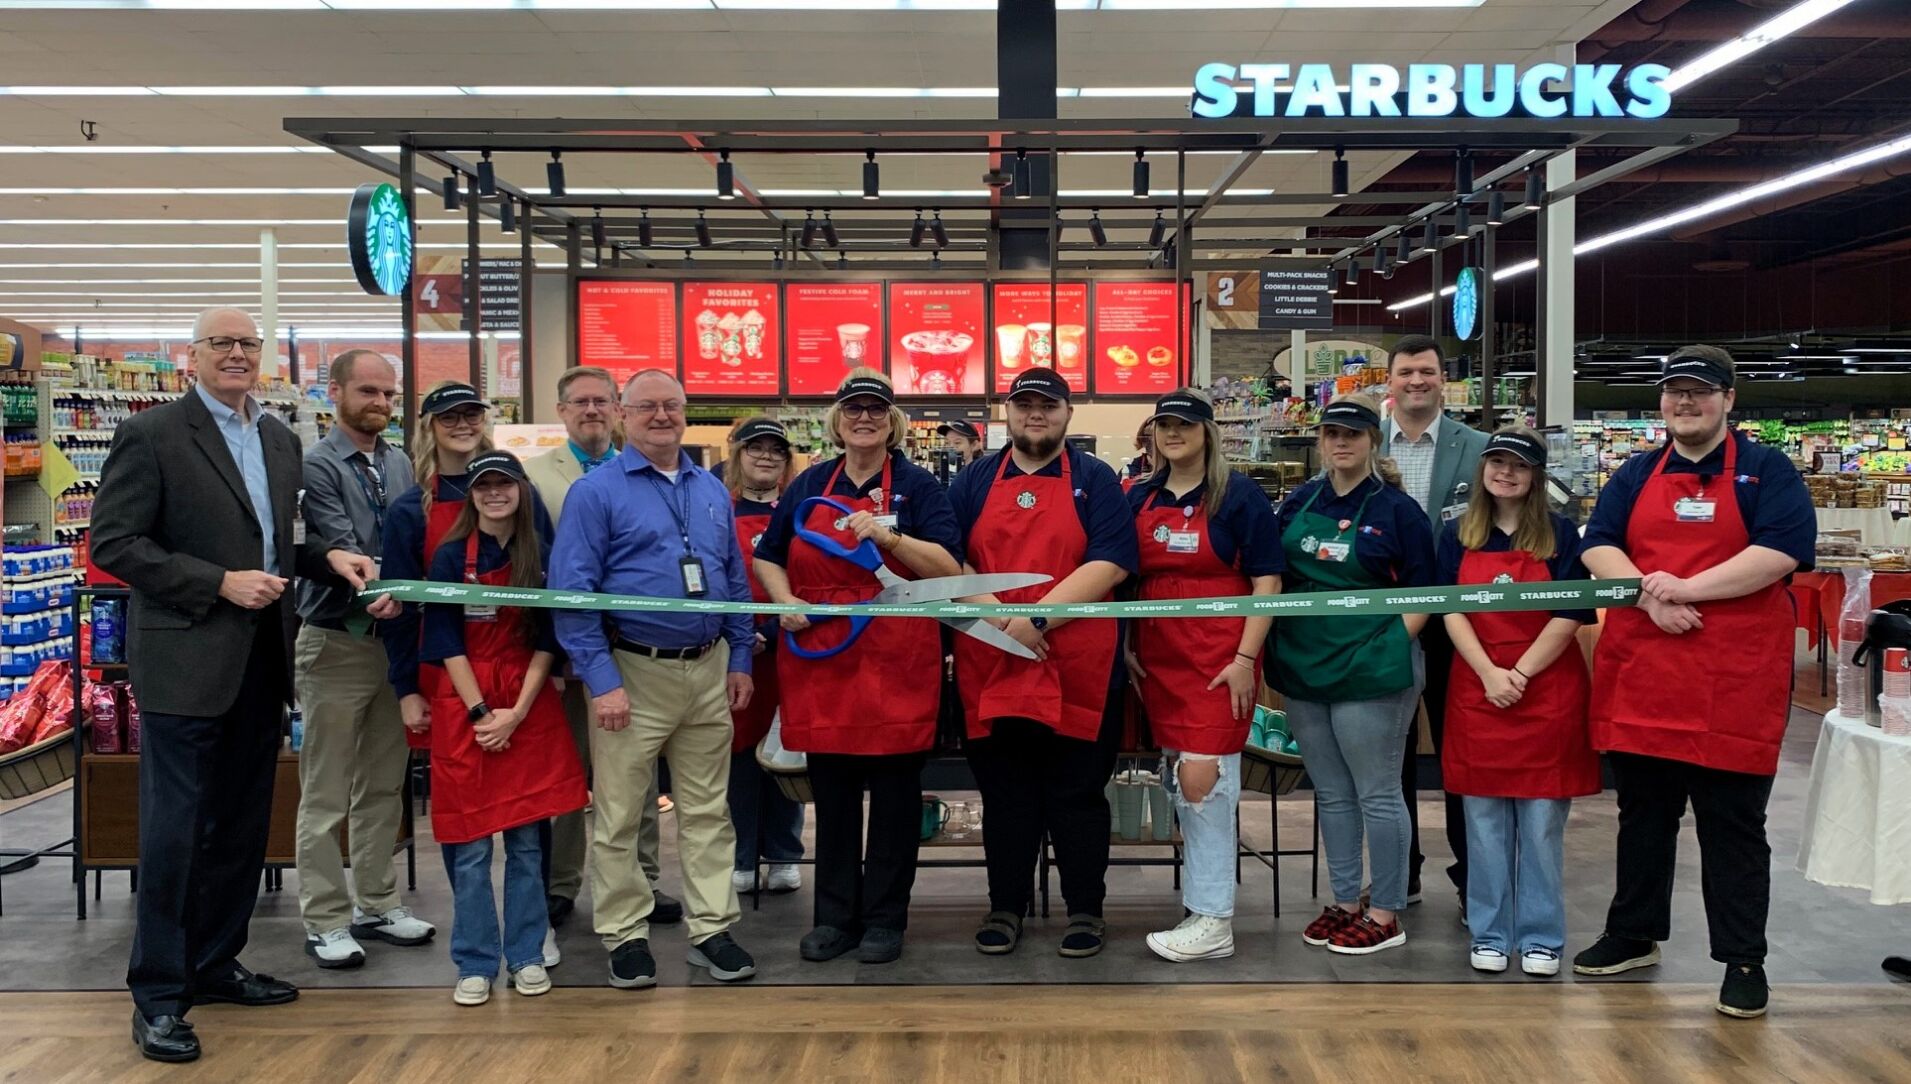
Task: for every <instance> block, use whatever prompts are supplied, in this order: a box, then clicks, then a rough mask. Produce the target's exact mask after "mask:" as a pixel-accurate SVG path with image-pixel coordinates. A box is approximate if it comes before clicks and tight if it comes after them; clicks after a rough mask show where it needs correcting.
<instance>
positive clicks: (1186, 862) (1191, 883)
mask: <svg viewBox="0 0 1911 1084" xmlns="http://www.w3.org/2000/svg"><path fill="white" fill-rule="evenodd" d="M1186 755H1187V757H1188V759H1189V760H1203V759H1205V760H1216V761H1219V762H1220V764H1221V775H1220V778H1218V779H1216V780H1215V782H1214V786H1213V787H1211V788H1209V790H1208V793H1207V795H1206V796H1205V797H1203V798H1202V799H1201V801H1199V802H1195V803H1190V802H1189V801H1188V800H1187V799H1185V798H1183V797H1182V796H1181V776H1180V773H1179V768H1180V762H1181V758H1182V756H1183V754H1182V753H1180V752H1178V751H1177V750H1173V749H1163V750H1162V751H1161V783H1162V785H1163V786H1164V787H1166V788H1168V794H1169V796H1170V797H1172V798H1173V799H1174V812H1175V817H1176V818H1177V819H1178V820H1180V822H1181V839H1182V842H1183V849H1182V869H1181V904H1182V906H1184V907H1186V908H1187V909H1188V910H1190V911H1192V912H1194V913H1195V914H1197V915H1208V916H1210V917H1212V918H1232V917H1234V863H1235V860H1236V857H1237V853H1236V852H1237V850H1238V847H1237V840H1238V836H1237V835H1236V829H1237V825H1236V823H1235V817H1234V811H1235V809H1236V808H1237V807H1238V806H1239V805H1240V804H1241V754H1239V753H1234V754H1232V755H1230V756H1224V757H1208V756H1205V755H1203V754H1199V753H1190V754H1186Z"/></svg>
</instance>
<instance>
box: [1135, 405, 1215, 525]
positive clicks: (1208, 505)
mask: <svg viewBox="0 0 1911 1084" xmlns="http://www.w3.org/2000/svg"><path fill="white" fill-rule="evenodd" d="M1174 394H1175V395H1185V396H1187V397H1189V398H1191V399H1198V400H1200V401H1201V402H1203V403H1206V404H1208V405H1209V406H1210V407H1211V406H1213V405H1214V400H1212V399H1210V398H1208V393H1207V392H1204V391H1202V390H1200V389H1199V388H1176V389H1175V390H1174ZM1157 420H1158V419H1155V418H1150V419H1148V421H1147V427H1148V433H1149V439H1148V448H1147V449H1146V451H1147V453H1148V461H1149V463H1151V464H1152V465H1153V467H1154V470H1153V472H1152V473H1151V474H1149V476H1148V480H1149V482H1150V483H1154V482H1157V481H1158V482H1160V483H1161V484H1163V485H1165V484H1166V483H1167V481H1168V472H1169V470H1170V469H1172V468H1170V466H1169V464H1168V459H1167V457H1166V456H1163V455H1159V454H1156V453H1158V452H1159V451H1160V447H1159V445H1158V444H1156V441H1157V440H1158V439H1159V438H1157V437H1156V436H1155V432H1156V431H1157V428H1158V427H1157V426H1156V425H1155V422H1156V421H1157ZM1176 420H1177V421H1180V420H1181V419H1176ZM1184 424H1190V423H1185V422H1184ZM1192 424H1194V425H1197V426H1199V427H1200V429H1201V435H1202V437H1203V438H1205V439H1204V443H1203V444H1202V447H1201V455H1202V457H1203V465H1202V468H1201V481H1202V484H1203V485H1205V486H1207V487H1208V492H1207V496H1206V497H1204V498H1203V499H1202V501H1201V505H1202V507H1203V508H1205V509H1206V510H1207V513H1208V515H1210V516H1212V515H1215V514H1216V513H1218V512H1220V511H1221V501H1222V500H1223V499H1225V498H1226V497H1227V495H1228V479H1229V476H1230V475H1232V474H1233V473H1234V470H1233V468H1231V467H1229V466H1228V457H1227V453H1226V451H1224V450H1223V449H1222V447H1221V427H1220V426H1219V425H1216V424H1215V422H1214V419H1212V418H1207V419H1204V420H1202V421H1200V422H1195V423H1192Z"/></svg>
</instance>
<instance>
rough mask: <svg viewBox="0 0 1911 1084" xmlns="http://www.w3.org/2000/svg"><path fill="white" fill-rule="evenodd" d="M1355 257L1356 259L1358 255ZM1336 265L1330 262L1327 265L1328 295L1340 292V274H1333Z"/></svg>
mask: <svg viewBox="0 0 1911 1084" xmlns="http://www.w3.org/2000/svg"><path fill="white" fill-rule="evenodd" d="M1355 258H1356V259H1358V258H1359V257H1355ZM1336 266H1337V265H1335V264H1331V263H1330V264H1328V265H1327V293H1328V295H1329V296H1332V295H1334V294H1337V293H1339V292H1340V276H1339V275H1336V274H1334V271H1335V268H1336Z"/></svg>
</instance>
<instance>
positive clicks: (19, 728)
mask: <svg viewBox="0 0 1911 1084" xmlns="http://www.w3.org/2000/svg"><path fill="white" fill-rule="evenodd" d="M45 713H46V697H44V696H42V695H41V694H39V693H37V692H34V691H32V690H31V689H29V690H27V691H26V692H23V693H20V694H19V695H18V696H15V697H14V698H13V699H11V700H9V701H7V703H6V706H4V707H0V754H5V753H11V752H13V751H14V750H16V749H22V748H25V747H26V746H27V745H28V744H30V743H31V742H32V741H33V732H34V731H36V730H38V729H39V728H40V716H42V715H44V714H45Z"/></svg>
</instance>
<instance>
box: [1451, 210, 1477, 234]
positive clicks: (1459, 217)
mask: <svg viewBox="0 0 1911 1084" xmlns="http://www.w3.org/2000/svg"><path fill="white" fill-rule="evenodd" d="M1472 233H1473V212H1471V211H1469V210H1467V209H1466V204H1464V203H1456V204H1454V205H1453V236H1455V237H1468V236H1471V235H1472Z"/></svg>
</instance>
